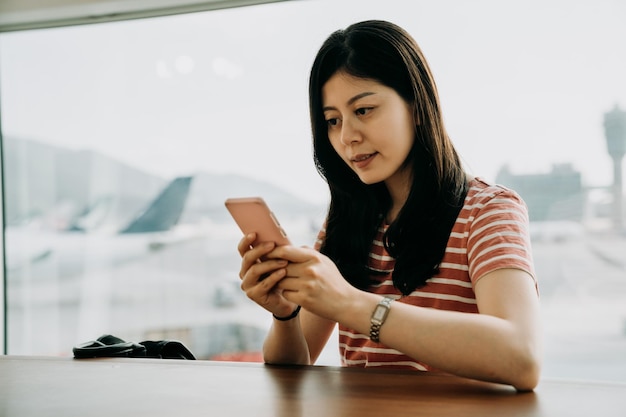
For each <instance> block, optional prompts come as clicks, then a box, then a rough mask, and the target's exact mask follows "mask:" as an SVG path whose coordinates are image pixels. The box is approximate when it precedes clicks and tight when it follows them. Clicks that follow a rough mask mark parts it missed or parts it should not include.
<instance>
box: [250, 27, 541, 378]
mask: <svg viewBox="0 0 626 417" xmlns="http://www.w3.org/2000/svg"><path fill="white" fill-rule="evenodd" d="M309 95H310V113H311V124H312V130H313V144H314V159H315V163H316V166H317V168H318V171H319V172H320V174H321V175H322V176H323V178H324V179H325V180H326V181H327V183H328V185H329V188H330V196H331V201H330V206H329V210H328V214H327V218H326V222H325V225H324V228H323V230H322V231H321V232H320V235H319V239H318V241H317V243H316V246H315V248H307V247H294V246H281V247H276V246H275V244H273V243H272V242H267V243H265V244H263V245H259V246H257V247H255V248H253V249H251V247H250V245H251V243H252V242H253V241H254V239H255V235H254V234H251V235H248V236H245V237H244V238H243V239H242V240H241V241H240V243H239V245H238V250H239V253H240V254H241V256H242V264H241V272H240V277H241V278H242V284H241V287H242V289H243V290H244V291H245V292H246V294H247V296H248V297H249V298H250V299H252V300H254V301H255V302H256V303H258V304H259V305H261V306H262V307H264V308H265V309H267V310H268V311H269V312H271V313H272V314H273V315H274V320H273V324H272V326H271V329H270V331H269V333H268V335H267V339H266V341H265V344H264V348H263V353H264V358H265V361H266V362H268V363H280V364H312V363H315V360H316V359H317V357H318V356H319V354H320V352H321V351H322V349H323V347H324V345H325V344H326V342H327V341H328V339H329V336H330V335H331V333H332V331H333V329H334V327H335V326H336V325H337V323H338V325H339V350H340V353H341V357H342V363H343V364H344V365H346V366H365V367H370V366H371V367H387V368H398V369H403V368H408V369H416V370H437V371H441V372H447V373H451V374H456V375H460V376H465V377H469V378H474V379H481V380H487V381H493V382H500V383H506V384H510V385H513V386H514V387H516V388H517V389H519V390H532V389H533V388H534V387H535V386H536V385H537V383H538V380H539V375H540V362H541V361H540V351H541V350H540V330H539V313H538V310H539V303H538V294H537V283H536V280H535V277H534V269H533V264H532V256H531V248H530V242H529V237H528V215H527V210H526V206H525V204H524V202H523V201H522V200H521V199H520V197H519V196H518V195H517V194H516V193H515V192H514V191H512V190H508V189H506V188H503V187H500V186H495V185H491V184H488V183H487V182H485V181H484V180H481V179H480V178H472V177H470V176H469V175H468V174H467V173H466V172H465V171H464V169H463V167H462V165H461V162H460V159H459V156H458V154H457V152H456V151H455V149H454V146H453V144H452V143H451V141H450V138H449V137H448V134H447V133H446V130H445V127H444V123H443V117H442V114H441V108H440V104H439V98H438V95H437V89H436V86H435V83H434V80H433V77H432V75H431V73H430V69H429V67H428V64H427V62H426V60H425V59H424V57H423V55H422V52H421V50H420V48H419V47H418V45H417V44H416V42H415V41H414V40H413V39H412V38H411V36H410V35H409V34H408V33H406V31H404V30H403V29H402V28H400V27H398V26H396V25H394V24H392V23H389V22H384V21H365V22H360V23H356V24H353V25H351V26H349V27H348V28H346V29H345V30H339V31H337V32H335V33H333V34H332V35H331V36H330V37H329V38H328V39H327V40H326V41H325V43H324V44H323V45H322V47H321V48H320V50H319V52H318V55H317V57H316V59H315V61H314V63H313V67H312V70H311V75H310V83H309ZM261 257H263V259H264V261H261Z"/></svg>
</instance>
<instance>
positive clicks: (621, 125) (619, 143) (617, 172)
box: [604, 104, 626, 233]
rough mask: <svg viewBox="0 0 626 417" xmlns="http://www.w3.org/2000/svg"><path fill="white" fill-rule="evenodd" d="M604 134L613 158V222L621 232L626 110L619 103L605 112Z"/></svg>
mask: <svg viewBox="0 0 626 417" xmlns="http://www.w3.org/2000/svg"><path fill="white" fill-rule="evenodd" d="M604 135H605V137H606V144H607V150H608V152H609V155H610V156H611V159H613V224H614V227H615V231H616V232H618V233H621V232H622V231H623V230H624V211H623V208H622V202H623V195H622V159H623V158H624V154H626V112H624V111H623V110H621V109H620V108H619V106H618V105H617V104H616V105H615V107H614V108H613V110H611V111H610V112H607V113H605V114H604Z"/></svg>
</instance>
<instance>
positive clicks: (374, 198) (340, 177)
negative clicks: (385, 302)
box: [309, 20, 468, 295]
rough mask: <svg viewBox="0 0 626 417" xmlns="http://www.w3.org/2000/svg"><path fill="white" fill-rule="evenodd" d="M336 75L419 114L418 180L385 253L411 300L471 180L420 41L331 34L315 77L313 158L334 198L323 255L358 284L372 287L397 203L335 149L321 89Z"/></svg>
mask: <svg viewBox="0 0 626 417" xmlns="http://www.w3.org/2000/svg"><path fill="white" fill-rule="evenodd" d="M337 72H343V73H346V74H348V75H351V76H354V77H359V78H364V79H371V80H375V81H377V82H379V83H381V84H383V85H386V86H387V87H390V88H392V89H394V90H395V91H396V92H397V93H398V94H399V95H400V96H401V97H402V98H403V99H404V100H405V101H406V102H407V103H408V104H409V105H410V107H411V108H412V109H413V111H414V117H415V140H414V143H413V146H412V148H411V150H410V152H409V155H408V157H407V160H406V161H405V167H410V168H411V170H412V172H413V180H412V183H411V188H410V191H409V196H408V199H407V201H406V203H405V205H404V206H403V207H402V209H401V211H400V213H399V215H398V216H397V218H396V219H395V221H393V223H392V224H391V225H390V226H389V228H388V229H387V232H386V234H385V238H384V245H385V248H386V250H387V251H388V252H389V254H390V255H391V256H393V257H394V258H395V260H396V264H395V268H394V272H393V283H394V285H395V287H396V288H397V289H398V290H399V291H401V292H402V293H403V294H405V295H406V294H410V293H411V292H412V291H414V290H415V289H416V288H419V287H421V286H423V285H424V284H425V283H426V280H427V279H428V278H430V277H432V276H433V275H434V274H435V273H437V272H438V268H439V264H440V262H441V259H442V258H443V255H444V253H445V248H446V244H447V241H448V238H449V236H450V232H451V230H452V227H453V225H454V222H455V220H456V217H457V216H458V213H459V211H460V209H461V207H462V206H463V201H464V199H465V196H466V194H467V188H468V185H467V176H466V174H465V171H464V170H463V167H462V164H461V161H460V158H459V156H458V154H457V152H456V150H455V149H454V146H453V144H452V142H451V141H450V138H449V136H448V134H447V132H446V130H445V127H444V123H443V117H442V114H441V107H440V104H439V97H438V93H437V88H436V85H435V82H434V79H433V77H432V74H431V72H430V69H429V67H428V64H427V62H426V59H425V58H424V56H423V54H422V51H421V49H420V48H419V46H418V45H417V43H416V42H415V40H414V39H413V38H412V37H411V36H410V35H409V34H408V33H407V32H406V31H405V30H404V29H402V28H401V27H399V26H397V25H395V24H393V23H390V22H385V21H380V20H369V21H363V22H359V23H355V24H353V25H351V26H349V27H347V28H346V29H343V30H338V31H336V32H334V33H333V34H331V35H330V36H329V37H328V38H327V39H326V41H325V42H324V43H323V45H322V46H321V48H320V50H319V52H318V54H317V56H316V58H315V60H314V63H313V66H312V69H311V74H310V79H309V107H310V116H311V126H312V133H313V154H314V155H313V156H314V160H315V165H316V168H317V170H318V172H319V173H320V175H321V176H322V177H323V178H324V179H325V180H326V182H327V183H328V186H329V189H330V197H331V199H330V205H329V208H328V214H327V218H326V237H325V239H324V241H323V242H322V246H321V252H322V253H324V254H326V255H327V256H329V257H330V258H331V259H332V260H333V261H334V262H335V264H336V265H337V267H338V268H339V270H340V271H341V273H342V274H343V276H344V277H345V278H346V279H347V280H348V281H349V282H350V283H351V284H352V285H354V286H355V287H357V288H361V289H366V288H367V287H368V286H369V285H370V284H371V282H372V276H373V275H376V273H375V272H374V271H371V270H370V269H368V268H367V262H368V256H369V252H370V250H371V245H372V241H373V239H374V237H375V235H376V232H377V230H378V228H379V227H380V226H381V222H382V221H383V219H384V216H385V215H386V213H387V211H388V210H389V209H390V208H391V197H390V195H389V193H388V191H387V188H386V186H385V184H384V183H377V184H371V185H367V184H364V183H363V182H361V180H360V179H359V177H358V176H357V175H356V173H354V172H353V171H352V170H351V169H350V167H349V166H348V165H347V164H346V163H344V162H343V160H342V159H341V158H340V156H339V155H338V154H337V153H336V152H335V150H334V149H333V147H332V145H331V143H330V140H329V138H328V126H327V123H326V120H325V118H324V113H323V110H322V107H323V103H322V87H323V86H324V84H325V83H326V82H327V81H328V79H329V78H330V77H332V76H333V75H334V74H335V73H337Z"/></svg>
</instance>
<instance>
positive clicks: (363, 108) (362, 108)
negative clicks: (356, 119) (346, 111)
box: [354, 107, 372, 116]
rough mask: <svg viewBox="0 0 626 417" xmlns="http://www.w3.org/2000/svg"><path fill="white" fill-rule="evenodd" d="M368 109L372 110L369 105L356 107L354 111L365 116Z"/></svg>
mask: <svg viewBox="0 0 626 417" xmlns="http://www.w3.org/2000/svg"><path fill="white" fill-rule="evenodd" d="M370 110H372V108H371V107H361V108H358V109H356V110H355V111H354V113H355V114H356V115H357V116H365V115H366V114H367V113H369V112H370Z"/></svg>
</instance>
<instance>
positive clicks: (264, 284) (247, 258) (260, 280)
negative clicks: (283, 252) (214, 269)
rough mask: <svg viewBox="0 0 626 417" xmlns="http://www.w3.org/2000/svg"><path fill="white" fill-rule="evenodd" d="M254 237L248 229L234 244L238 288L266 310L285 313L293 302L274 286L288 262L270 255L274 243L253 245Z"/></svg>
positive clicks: (282, 275)
mask: <svg viewBox="0 0 626 417" xmlns="http://www.w3.org/2000/svg"><path fill="white" fill-rule="evenodd" d="M255 239H256V234H255V233H250V234H248V235H246V236H244V237H243V238H242V239H241V240H240V241H239V244H238V245H237V250H238V251H239V254H240V255H241V270H240V271H239V278H241V289H242V290H243V291H244V292H245V293H246V296H247V297H248V298H250V299H251V300H253V301H254V302H255V303H257V304H258V305H260V306H261V307H263V308H264V309H266V310H267V311H269V312H270V313H272V314H274V315H276V316H278V317H285V316H288V315H289V314H291V313H292V312H293V311H294V309H295V308H296V307H297V305H295V304H294V303H292V302H291V301H288V300H287V299H285V298H284V297H283V295H282V290H280V289H278V288H277V287H276V284H277V283H278V282H280V280H282V279H283V278H284V277H285V274H286V269H285V267H286V266H287V264H288V262H287V261H286V260H283V259H276V258H272V251H273V250H274V249H275V247H276V244H275V243H274V242H264V243H261V244H259V245H257V246H256V247H254V248H253V247H252V242H254V240H255ZM261 258H263V259H261Z"/></svg>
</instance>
